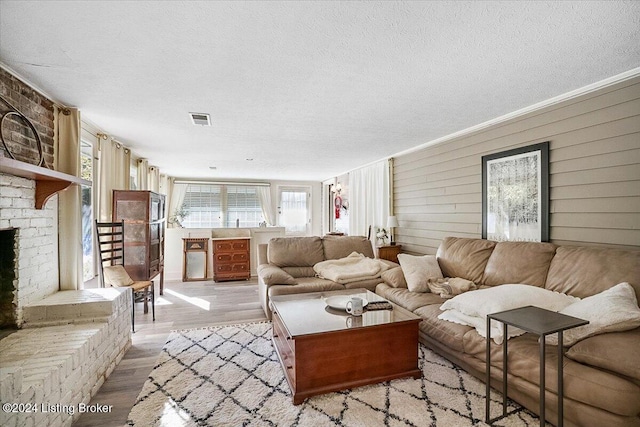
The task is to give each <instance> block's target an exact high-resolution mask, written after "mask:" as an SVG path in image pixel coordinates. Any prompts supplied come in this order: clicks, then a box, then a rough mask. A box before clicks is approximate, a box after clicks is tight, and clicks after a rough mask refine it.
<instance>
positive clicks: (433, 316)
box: [413, 294, 472, 351]
mask: <svg viewBox="0 0 640 427" xmlns="http://www.w3.org/2000/svg"><path fill="white" fill-rule="evenodd" d="M427 295H434V294H427ZM413 312H414V313H415V314H417V315H418V316H420V317H422V319H423V320H422V322H420V330H421V331H422V332H424V333H425V334H427V335H429V336H430V337H432V338H434V339H436V340H437V341H439V342H441V343H442V344H444V345H446V346H447V347H449V348H452V349H454V350H456V351H463V349H464V346H463V340H462V338H463V337H464V334H466V333H467V332H469V331H470V330H472V329H471V327H470V326H463V325H459V324H457V323H451V322H446V321H444V320H440V319H438V316H439V315H440V313H442V311H441V310H440V309H439V308H438V304H431V305H426V306H424V307H420V308H418V309H416V310H414V311H413Z"/></svg>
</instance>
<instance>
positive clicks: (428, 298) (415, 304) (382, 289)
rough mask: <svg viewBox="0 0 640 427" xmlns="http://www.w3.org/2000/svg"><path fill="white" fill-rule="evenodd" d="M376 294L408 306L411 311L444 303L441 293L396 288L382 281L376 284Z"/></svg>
mask: <svg viewBox="0 0 640 427" xmlns="http://www.w3.org/2000/svg"><path fill="white" fill-rule="evenodd" d="M376 294H378V295H380V296H381V297H383V298H386V299H388V300H389V301H391V302H393V303H396V304H398V305H399V306H401V307H404V308H406V309H407V310H409V311H415V310H416V309H418V308H420V307H424V306H425V305H431V304H437V305H440V304H442V302H443V301H445V300H444V299H442V298H440V296H439V295H436V294H432V293H430V292H429V293H423V292H411V291H410V290H409V289H406V288H394V287H391V286H389V285H387V284H386V283H380V284H379V285H378V286H376Z"/></svg>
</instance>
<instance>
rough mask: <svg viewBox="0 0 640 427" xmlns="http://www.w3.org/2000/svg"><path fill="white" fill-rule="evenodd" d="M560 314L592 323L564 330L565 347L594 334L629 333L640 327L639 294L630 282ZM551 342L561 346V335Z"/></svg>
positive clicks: (555, 335) (551, 338)
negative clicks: (637, 295)
mask: <svg viewBox="0 0 640 427" xmlns="http://www.w3.org/2000/svg"><path fill="white" fill-rule="evenodd" d="M560 313H562V314H566V315H567V316H573V317H577V318H578V319H584V320H588V321H589V324H588V325H584V326H579V327H577V328H573V329H568V330H566V331H564V337H563V345H564V346H567V347H568V346H571V345H573V344H575V343H576V342H578V341H580V340H582V339H585V338H587V337H590V336H593V335H599V334H604V333H605V332H620V331H628V330H630V329H635V328H637V327H639V326H640V308H638V301H637V300H636V294H635V292H634V290H633V288H632V287H631V285H630V284H628V283H626V282H625V283H620V284H618V285H616V286H614V287H613V288H611V289H607V290H606V291H602V292H600V293H599V294H597V295H592V296H590V297H587V298H585V299H583V300H581V301H578V302H576V303H573V304H571V305H569V306H568V307H565V308H564V309H562V310H561V311H560ZM547 343H549V344H553V345H558V336H557V334H552V335H549V336H547Z"/></svg>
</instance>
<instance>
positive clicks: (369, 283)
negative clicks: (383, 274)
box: [344, 278, 382, 292]
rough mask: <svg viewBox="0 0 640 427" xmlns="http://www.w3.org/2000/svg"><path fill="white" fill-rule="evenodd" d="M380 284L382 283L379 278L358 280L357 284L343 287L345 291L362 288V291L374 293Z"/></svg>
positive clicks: (347, 284)
mask: <svg viewBox="0 0 640 427" xmlns="http://www.w3.org/2000/svg"><path fill="white" fill-rule="evenodd" d="M381 282H382V279H379V278H375V279H365V280H358V281H357V282H350V283H345V284H344V287H345V288H346V289H359V288H362V289H367V290H369V291H371V292H375V291H376V286H378V285H379V284H380V283H381Z"/></svg>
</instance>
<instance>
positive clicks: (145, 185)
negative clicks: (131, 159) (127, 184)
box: [138, 159, 149, 190]
mask: <svg viewBox="0 0 640 427" xmlns="http://www.w3.org/2000/svg"><path fill="white" fill-rule="evenodd" d="M148 189H149V161H148V160H147V159H138V190H148Z"/></svg>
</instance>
